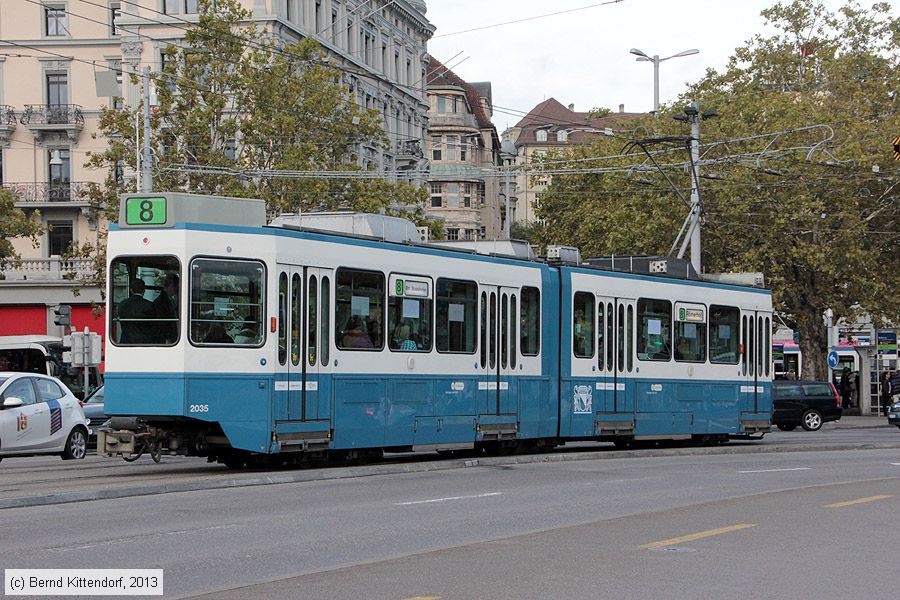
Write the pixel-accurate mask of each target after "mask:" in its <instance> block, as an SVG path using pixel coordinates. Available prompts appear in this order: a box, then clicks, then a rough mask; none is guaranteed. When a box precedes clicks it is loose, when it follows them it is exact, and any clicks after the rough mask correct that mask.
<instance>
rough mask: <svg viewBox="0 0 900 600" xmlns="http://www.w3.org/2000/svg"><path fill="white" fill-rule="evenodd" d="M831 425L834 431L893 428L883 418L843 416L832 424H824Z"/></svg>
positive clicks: (885, 418)
mask: <svg viewBox="0 0 900 600" xmlns="http://www.w3.org/2000/svg"><path fill="white" fill-rule="evenodd" d="M825 425H826V426H827V425H832V426H833V427H834V428H835V429H860V428H862V429H872V428H874V427H893V425H889V424H888V421H887V417H885V416H883V415H882V416H875V415H872V416H865V417H860V416H852V415H851V416H843V417H841V420H840V421H837V422H834V423H826V424H825Z"/></svg>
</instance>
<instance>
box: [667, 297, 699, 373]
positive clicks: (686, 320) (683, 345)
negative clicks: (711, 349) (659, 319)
mask: <svg viewBox="0 0 900 600" xmlns="http://www.w3.org/2000/svg"><path fill="white" fill-rule="evenodd" d="M674 330H675V347H674V351H675V360H676V361H678V362H706V307H705V306H699V305H691V306H684V305H681V306H680V305H679V304H678V303H676V304H675V325H674Z"/></svg>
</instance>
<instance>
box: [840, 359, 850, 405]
mask: <svg viewBox="0 0 900 600" xmlns="http://www.w3.org/2000/svg"><path fill="white" fill-rule="evenodd" d="M841 408H843V409H844V410H847V409H848V408H850V367H844V371H843V372H842V373H841Z"/></svg>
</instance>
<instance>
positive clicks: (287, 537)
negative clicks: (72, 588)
mask: <svg viewBox="0 0 900 600" xmlns="http://www.w3.org/2000/svg"><path fill="white" fill-rule="evenodd" d="M891 433H893V434H894V435H897V432H896V431H893V432H891ZM783 435H801V434H783ZM823 435H827V432H825V433H824V434H823ZM773 437H775V436H773ZM3 469H4V470H5V469H6V464H5V461H4V465H3ZM860 500H864V501H863V502H859V501H860ZM847 502H851V503H850V504H846V503H847ZM836 503H838V505H836V506H829V505H834V504H836ZM840 503H844V504H840ZM898 508H900V449H871V450H855V451H843V452H824V451H818V452H787V453H768V454H729V455H701V456H643V457H641V456H639V457H630V458H611V459H603V460H581V461H572V462H555V463H537V464H525V465H506V466H496V467H478V468H470V469H456V470H446V471H439V472H427V473H408V474H396V475H385V476H373V477H366V478H358V479H347V480H341V481H315V482H306V483H294V484H283V485H270V486H259V487H243V488H235V489H227V490H224V489H223V490H208V491H196V492H185V493H177V494H163V495H153V496H146V497H132V498H122V499H116V500H102V501H95V502H86V503H71V504H60V505H54V506H42V507H29V508H15V509H6V510H3V511H0V539H2V540H3V543H2V544H0V565H2V566H3V567H4V568H10V567H17V568H39V567H54V568H79V567H85V568H86V567H93V568H103V567H105V568H163V569H165V581H166V597H169V598H174V597H187V596H192V595H198V594H209V597H210V598H308V599H318V598H342V599H343V598H366V599H380V598H386V599H406V598H412V597H417V596H418V597H435V598H437V597H440V598H443V599H450V598H465V599H468V598H557V597H559V598H561V597H571V598H601V597H609V598H652V597H657V598H685V599H687V598H691V599H692V600H693V599H696V598H707V597H722V596H726V595H728V596H733V595H737V594H739V595H752V596H753V597H762V598H816V599H817V600H818V599H829V598H835V599H838V598H839V599H840V600H847V599H848V598H867V599H869V598H871V599H878V598H896V597H897V593H896V590H895V589H894V588H895V587H896V586H895V583H894V582H893V578H892V577H891V576H890V575H889V573H886V570H888V571H889V570H890V569H891V568H892V567H891V560H892V558H890V557H892V556H893V555H894V550H895V548H896V539H895V538H896V532H897V527H896V526H895V525H893V524H892V521H893V519H894V517H893V516H892V515H895V514H897V511H898ZM694 534H701V535H702V537H699V538H698V537H697V536H696V535H694ZM684 536H692V537H687V538H685V537H684ZM679 538H681V539H679ZM648 545H650V547H646V546H648Z"/></svg>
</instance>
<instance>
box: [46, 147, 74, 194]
mask: <svg viewBox="0 0 900 600" xmlns="http://www.w3.org/2000/svg"><path fill="white" fill-rule="evenodd" d="M54 154H58V155H59V161H56V162H59V163H60V164H52V163H53V162H54V160H53V159H54ZM70 160H71V157H70V154H69V150H68V149H67V148H66V149H55V150H47V171H48V173H49V174H50V181H49V186H48V188H47V201H48V202H68V201H69V200H70V199H71V188H70V185H69V184H70V183H71V175H70V174H71V170H70V169H71V165H70Z"/></svg>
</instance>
